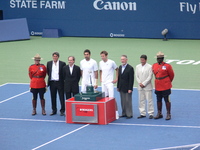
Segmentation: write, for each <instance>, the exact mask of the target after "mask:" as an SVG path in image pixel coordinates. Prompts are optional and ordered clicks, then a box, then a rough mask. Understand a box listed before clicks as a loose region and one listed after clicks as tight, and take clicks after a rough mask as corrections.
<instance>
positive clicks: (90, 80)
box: [80, 49, 98, 92]
mask: <svg viewBox="0 0 200 150" xmlns="http://www.w3.org/2000/svg"><path fill="white" fill-rule="evenodd" d="M90 55H91V52H90V50H88V49H86V50H85V51H84V57H85V59H83V60H81V62H80V69H81V74H82V84H81V92H86V87H87V86H88V85H91V84H92V85H93V86H94V89H96V88H97V87H98V65H97V62H96V61H95V60H94V59H92V58H90Z"/></svg>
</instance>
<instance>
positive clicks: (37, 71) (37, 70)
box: [29, 54, 46, 115]
mask: <svg viewBox="0 0 200 150" xmlns="http://www.w3.org/2000/svg"><path fill="white" fill-rule="evenodd" d="M32 59H34V61H35V64H33V65H31V66H30V67H29V77H30V88H31V89H30V92H32V93H33V99H32V105H33V113H32V115H36V106H37V97H38V94H39V97H40V102H41V107H42V115H46V112H45V99H44V93H45V92H46V83H45V77H46V67H45V65H43V64H40V60H41V59H42V58H41V57H40V55H39V54H36V55H35V56H34V58H32Z"/></svg>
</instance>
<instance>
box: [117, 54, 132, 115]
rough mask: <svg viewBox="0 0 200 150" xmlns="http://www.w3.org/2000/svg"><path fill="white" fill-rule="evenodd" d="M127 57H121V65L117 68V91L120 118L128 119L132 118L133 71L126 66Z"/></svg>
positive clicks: (129, 66)
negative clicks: (120, 108) (120, 112)
mask: <svg viewBox="0 0 200 150" xmlns="http://www.w3.org/2000/svg"><path fill="white" fill-rule="evenodd" d="M127 61H128V59H127V56H126V55H122V56H121V63H122V65H120V66H119V70H118V71H119V72H118V83H117V91H119V92H120V97H121V107H122V116H120V117H126V118H127V119H130V118H132V117H133V110H132V91H133V83H134V69H133V67H132V66H131V65H129V64H127Z"/></svg>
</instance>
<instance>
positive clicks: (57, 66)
mask: <svg viewBox="0 0 200 150" xmlns="http://www.w3.org/2000/svg"><path fill="white" fill-rule="evenodd" d="M59 56H60V55H59V53H58V52H54V53H53V54H52V58H53V60H52V61H49V62H47V74H48V76H49V77H48V86H50V92H51V106H52V113H51V114H50V115H51V116H52V115H55V114H57V104H56V97H57V92H58V95H59V98H60V105H61V109H60V115H61V116H64V113H65V100H64V78H63V67H64V66H66V63H65V62H63V61H60V60H58V59H59Z"/></svg>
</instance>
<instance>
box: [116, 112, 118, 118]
mask: <svg viewBox="0 0 200 150" xmlns="http://www.w3.org/2000/svg"><path fill="white" fill-rule="evenodd" d="M116 119H119V112H118V111H116Z"/></svg>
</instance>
